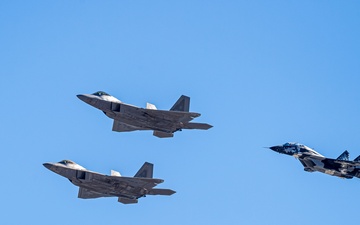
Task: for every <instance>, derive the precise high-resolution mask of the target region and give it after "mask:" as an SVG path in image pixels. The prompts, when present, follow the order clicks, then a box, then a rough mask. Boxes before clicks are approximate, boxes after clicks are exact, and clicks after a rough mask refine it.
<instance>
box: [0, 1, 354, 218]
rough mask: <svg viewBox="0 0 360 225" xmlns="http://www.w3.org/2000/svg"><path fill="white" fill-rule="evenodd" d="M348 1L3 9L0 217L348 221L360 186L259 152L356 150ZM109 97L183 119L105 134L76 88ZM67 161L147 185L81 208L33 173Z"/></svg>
mask: <svg viewBox="0 0 360 225" xmlns="http://www.w3.org/2000/svg"><path fill="white" fill-rule="evenodd" d="M359 40H360V2H359V1H355V0H349V1H333V0H326V1H325V0H319V1H313V0H304V1H278V0H274V1H211V0H210V1H194V0H191V1H187V0H185V1H141V0H140V1H128V0H124V1H123V0H116V1H113V0H109V1H91V0H90V1H36V0H35V1H16V0H2V1H0V88H1V91H2V100H1V102H2V104H1V117H0V140H1V141H0V149H1V152H2V156H1V163H0V169H1V185H0V193H1V194H0V195H1V204H0V208H1V218H0V220H1V224H37V225H42V224H50V222H51V224H53V225H58V224H107V225H112V224H127V225H138V224H157V225H168V224H173V225H180V224H181V225H182V224H191V225H192V224H193V225H198V224H207V225H210V224H214V225H215V224H216V225H218V224H277V225H288V224H304V223H306V224H350V223H354V222H355V223H356V221H357V219H356V218H357V217H356V216H357V215H358V212H359V210H358V202H359V200H360V197H359V190H360V180H359V179H356V178H355V179H353V180H343V179H339V178H336V177H331V176H329V175H325V174H321V173H307V172H304V171H303V167H302V165H301V164H300V163H299V162H298V161H297V160H295V159H294V158H292V157H289V156H286V155H279V154H277V153H275V152H272V151H271V150H267V149H265V148H263V147H265V146H272V145H277V144H283V143H285V142H288V141H294V142H300V143H303V144H305V145H308V146H310V147H313V148H315V149H316V150H317V151H318V152H320V153H321V154H323V155H325V156H329V157H333V158H334V157H337V156H338V155H340V154H341V153H342V152H343V151H344V150H345V149H347V150H349V152H350V154H351V155H350V157H351V159H353V158H355V157H356V156H357V155H360V142H359V137H360V91H359V89H360V41H359ZM99 90H102V91H106V92H108V93H110V94H112V95H113V96H115V97H117V98H118V99H120V100H122V101H124V102H126V103H129V104H133V105H137V106H142V107H145V104H146V102H150V103H153V104H155V105H156V106H157V107H158V109H169V108H170V107H171V106H172V105H173V103H174V102H175V101H176V100H177V99H178V97H179V96H180V95H182V94H185V95H188V96H190V97H191V106H190V110H191V111H194V112H199V113H201V114H202V116H201V117H199V118H197V119H196V120H195V121H196V122H207V123H210V124H212V125H214V127H213V128H212V129H210V130H208V131H201V130H186V131H182V132H177V133H175V136H174V138H172V139H159V138H156V137H154V136H152V133H151V132H150V131H144V132H132V133H116V132H112V131H111V127H112V121H111V120H110V119H109V118H107V117H106V116H105V115H104V114H103V113H102V112H100V111H99V110H97V109H95V108H92V107H91V106H89V105H87V104H85V103H84V102H82V101H80V100H79V99H78V98H77V97H76V95H77V94H84V93H93V92H95V91H99ZM62 159H71V160H73V161H75V162H77V163H79V164H80V165H82V166H84V167H85V168H87V169H90V170H93V171H97V172H100V173H105V174H109V173H110V170H111V169H114V170H117V171H120V173H121V174H122V175H126V176H133V175H134V174H135V173H136V171H137V170H138V169H139V168H140V166H141V165H142V164H143V163H144V162H145V161H149V162H152V163H154V164H155V168H154V176H155V177H157V178H161V179H164V180H165V182H164V183H163V184H161V185H159V186H158V187H159V188H171V189H174V190H176V191H177V193H176V194H175V195H173V196H170V197H166V196H148V197H146V198H141V199H140V200H139V203H138V204H136V205H123V204H120V203H118V202H117V199H116V198H102V199H94V200H83V199H78V198H77V192H78V188H77V187H76V186H74V185H72V184H71V183H70V182H69V181H68V180H66V179H65V178H63V177H61V176H59V175H57V174H55V173H52V172H51V171H49V170H47V169H46V168H44V167H43V166H42V164H43V163H44V162H57V161H60V160H62Z"/></svg>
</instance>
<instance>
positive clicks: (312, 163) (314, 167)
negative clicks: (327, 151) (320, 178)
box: [299, 156, 360, 179]
mask: <svg viewBox="0 0 360 225" xmlns="http://www.w3.org/2000/svg"><path fill="white" fill-rule="evenodd" d="M299 160H300V162H301V163H302V164H303V166H304V170H305V171H307V172H314V171H318V172H322V173H326V174H329V175H332V176H337V177H341V178H348V179H351V178H353V177H358V178H360V168H359V166H356V165H355V164H354V163H351V162H349V161H340V160H334V159H329V158H319V157H309V156H308V157H299Z"/></svg>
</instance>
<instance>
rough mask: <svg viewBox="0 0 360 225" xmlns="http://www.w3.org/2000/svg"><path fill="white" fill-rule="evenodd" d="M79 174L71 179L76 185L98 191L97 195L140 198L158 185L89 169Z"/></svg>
mask: <svg viewBox="0 0 360 225" xmlns="http://www.w3.org/2000/svg"><path fill="white" fill-rule="evenodd" d="M77 175H80V177H79V176H78V177H73V179H70V181H71V182H72V183H73V184H74V185H76V186H79V187H81V188H86V189H87V190H90V191H93V192H96V193H98V196H97V197H114V196H117V197H126V198H130V199H138V198H140V197H143V196H145V195H146V194H147V193H148V190H150V189H151V188H152V187H154V186H155V185H156V184H155V185H154V184H153V183H148V182H143V181H136V180H135V179H134V178H127V177H111V176H104V175H99V174H96V173H91V172H87V171H80V174H79V171H77ZM132 184H133V185H132ZM79 197H81V196H79Z"/></svg>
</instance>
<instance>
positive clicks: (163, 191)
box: [148, 188, 176, 195]
mask: <svg viewBox="0 0 360 225" xmlns="http://www.w3.org/2000/svg"><path fill="white" fill-rule="evenodd" d="M175 193H176V191H173V190H171V189H160V188H156V189H151V190H150V191H149V193H148V195H172V194H175Z"/></svg>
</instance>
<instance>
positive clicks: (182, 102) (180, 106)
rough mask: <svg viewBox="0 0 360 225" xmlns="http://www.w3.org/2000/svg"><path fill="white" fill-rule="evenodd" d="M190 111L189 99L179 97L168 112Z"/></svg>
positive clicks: (183, 96)
mask: <svg viewBox="0 0 360 225" xmlns="http://www.w3.org/2000/svg"><path fill="white" fill-rule="evenodd" d="M189 109H190V97H188V96H185V95H181V96H180V98H179V99H178V100H177V101H176V103H175V104H174V105H173V107H171V109H170V111H181V112H189Z"/></svg>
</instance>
